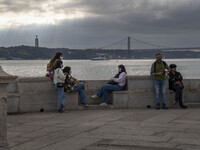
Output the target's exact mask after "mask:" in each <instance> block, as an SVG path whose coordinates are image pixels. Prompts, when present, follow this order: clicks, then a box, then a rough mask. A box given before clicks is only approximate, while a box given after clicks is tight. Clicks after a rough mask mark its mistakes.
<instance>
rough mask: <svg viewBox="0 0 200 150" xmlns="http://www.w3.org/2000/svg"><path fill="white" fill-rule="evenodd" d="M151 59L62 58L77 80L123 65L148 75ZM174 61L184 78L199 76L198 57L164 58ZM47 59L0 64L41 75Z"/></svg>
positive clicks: (103, 75) (111, 72)
mask: <svg viewBox="0 0 200 150" xmlns="http://www.w3.org/2000/svg"><path fill="white" fill-rule="evenodd" d="M154 61H155V60H153V59H135V60H109V61H91V60H64V66H70V67H71V68H72V75H73V76H74V77H75V78H77V79H79V80H104V79H105V80H107V79H110V78H111V77H112V76H114V75H115V74H116V73H117V66H118V65H120V64H123V65H125V67H126V70H127V73H128V75H149V72H150V68H151V65H152V63H153V62H154ZM165 61H166V62H167V63H168V65H170V64H171V63H175V64H176V65H177V66H178V67H177V71H180V72H181V73H182V75H183V77H184V78H187V79H199V78H200V59H165ZM48 62H49V60H0V66H2V68H3V69H4V70H5V71H6V72H7V73H9V74H11V75H17V76H20V77H42V76H45V74H46V66H47V63H48Z"/></svg>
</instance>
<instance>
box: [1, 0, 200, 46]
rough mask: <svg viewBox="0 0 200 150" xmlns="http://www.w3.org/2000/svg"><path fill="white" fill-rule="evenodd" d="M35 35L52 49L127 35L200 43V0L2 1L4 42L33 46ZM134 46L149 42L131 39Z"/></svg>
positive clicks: (163, 42) (96, 43) (171, 43)
mask: <svg viewBox="0 0 200 150" xmlns="http://www.w3.org/2000/svg"><path fill="white" fill-rule="evenodd" d="M35 35H38V36H39V41H40V46H41V47H52V48H57V47H60V48H62V47H65V48H94V47H102V46H104V45H107V44H111V43H113V42H116V41H119V40H121V39H123V38H126V37H128V36H130V37H133V38H136V39H139V40H142V41H146V42H149V43H154V44H156V45H165V46H167V47H194V46H200V0H0V46H5V47H7V46H18V45H30V46H33V45H34V38H35ZM114 47H115V48H126V47H127V41H122V42H121V43H119V44H117V45H115V46H111V47H109V48H114ZM131 48H148V46H146V47H145V45H142V44H141V43H138V42H136V41H133V40H132V41H131Z"/></svg>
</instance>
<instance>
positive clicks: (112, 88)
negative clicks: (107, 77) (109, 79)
mask: <svg viewBox="0 0 200 150" xmlns="http://www.w3.org/2000/svg"><path fill="white" fill-rule="evenodd" d="M120 90H122V87H121V86H119V85H112V84H106V85H105V86H104V92H103V97H102V102H103V103H107V102H108V93H109V92H112V91H120Z"/></svg>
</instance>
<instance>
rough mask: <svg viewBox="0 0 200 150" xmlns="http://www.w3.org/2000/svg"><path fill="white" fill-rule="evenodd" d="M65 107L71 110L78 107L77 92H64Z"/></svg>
mask: <svg viewBox="0 0 200 150" xmlns="http://www.w3.org/2000/svg"><path fill="white" fill-rule="evenodd" d="M65 97H66V101H65V109H67V110H73V109H78V108H79V94H78V92H74V93H70V94H67V93H65Z"/></svg>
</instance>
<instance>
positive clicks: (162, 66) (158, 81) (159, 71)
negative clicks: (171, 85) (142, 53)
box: [150, 54, 169, 109]
mask: <svg viewBox="0 0 200 150" xmlns="http://www.w3.org/2000/svg"><path fill="white" fill-rule="evenodd" d="M166 69H167V70H169V67H168V65H167V63H166V62H165V61H163V60H162V55H161V54H156V61H155V62H154V63H153V64H152V66H151V72H150V74H151V76H152V77H153V79H154V87H155V92H156V109H160V91H161V92H162V108H163V109H168V108H167V106H166V96H165V88H166V83H165V74H167V73H168V71H166Z"/></svg>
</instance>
